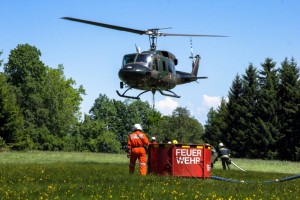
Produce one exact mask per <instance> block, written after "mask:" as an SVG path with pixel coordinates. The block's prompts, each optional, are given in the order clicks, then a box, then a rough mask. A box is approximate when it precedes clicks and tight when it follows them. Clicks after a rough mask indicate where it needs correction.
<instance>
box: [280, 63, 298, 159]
mask: <svg viewBox="0 0 300 200" xmlns="http://www.w3.org/2000/svg"><path fill="white" fill-rule="evenodd" d="M299 77H300V74H299V67H298V66H297V63H296V62H295V60H294V59H291V61H289V60H288V59H287V58H286V59H285V60H284V61H283V62H282V63H281V69H280V71H279V79H280V82H279V87H278V101H279V111H278V116H279V122H280V133H281V135H280V136H281V137H280V138H279V140H278V142H277V146H278V147H279V149H280V152H279V153H280V158H281V159H287V160H294V161H299V160H300V135H299V134H300V81H299Z"/></svg>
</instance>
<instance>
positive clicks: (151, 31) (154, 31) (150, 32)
mask: <svg viewBox="0 0 300 200" xmlns="http://www.w3.org/2000/svg"><path fill="white" fill-rule="evenodd" d="M62 19H65V20H70V21H75V22H80V23H84V24H90V25H94V26H100V27H104V28H109V29H114V30H118V31H126V32H130V33H135V34H139V35H152V36H155V37H157V36H189V37H227V36H223V35H197V34H173V33H161V32H159V31H158V30H161V29H170V28H154V29H148V30H138V29H132V28H127V27H123V26H116V25H111V24H105V23H100V22H94V21H88V20H84V19H78V18H73V17H62Z"/></svg>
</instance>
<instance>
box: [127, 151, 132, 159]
mask: <svg viewBox="0 0 300 200" xmlns="http://www.w3.org/2000/svg"><path fill="white" fill-rule="evenodd" d="M130 154H131V150H130V149H128V151H127V158H129V157H130Z"/></svg>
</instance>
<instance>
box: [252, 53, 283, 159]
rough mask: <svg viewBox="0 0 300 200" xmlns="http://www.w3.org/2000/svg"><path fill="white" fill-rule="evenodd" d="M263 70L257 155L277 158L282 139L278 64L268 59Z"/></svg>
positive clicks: (257, 120) (258, 117)
mask: <svg viewBox="0 0 300 200" xmlns="http://www.w3.org/2000/svg"><path fill="white" fill-rule="evenodd" d="M261 66H262V67H263V69H262V70H261V71H260V72H259V84H260V90H259V97H258V101H257V111H258V113H257V118H256V124H257V126H258V131H259V135H258V137H259V140H258V141H259V143H258V144H257V145H258V146H257V155H258V156H259V157H261V158H269V159H273V158H277V156H278V148H277V146H276V141H277V140H278V138H279V137H280V133H279V122H278V117H277V114H278V109H277V108H278V103H277V98H276V97H277V88H278V76H277V70H276V69H275V67H276V63H275V62H274V61H273V60H272V59H270V58H267V59H266V60H265V62H264V63H262V64H261Z"/></svg>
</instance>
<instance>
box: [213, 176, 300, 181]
mask: <svg viewBox="0 0 300 200" xmlns="http://www.w3.org/2000/svg"><path fill="white" fill-rule="evenodd" d="M210 178H211V179H214V180H218V181H226V182H238V183H250V182H256V181H244V180H234V179H229V178H223V177H219V176H210ZM297 178H300V174H296V175H293V176H289V177H285V178H279V179H274V180H267V181H262V183H275V182H284V181H290V180H293V179H297Z"/></svg>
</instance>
